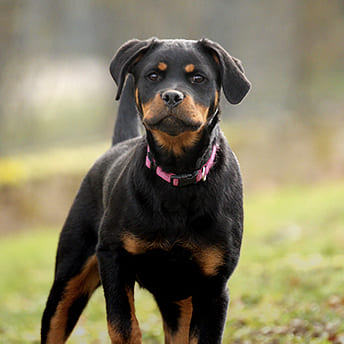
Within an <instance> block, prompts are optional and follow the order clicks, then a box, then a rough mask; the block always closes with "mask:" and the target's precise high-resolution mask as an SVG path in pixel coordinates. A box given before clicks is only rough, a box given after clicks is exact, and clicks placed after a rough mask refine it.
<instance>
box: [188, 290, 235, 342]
mask: <svg viewBox="0 0 344 344" xmlns="http://www.w3.org/2000/svg"><path fill="white" fill-rule="evenodd" d="M228 302H229V295H228V290H227V289H226V287H225V286H224V287H223V288H222V290H221V291H217V292H216V293H214V292H212V291H210V290H207V291H206V292H204V293H201V294H199V295H197V297H193V299H192V303H193V314H192V320H191V326H190V343H192V344H221V343H222V334H223V330H224V325H225V322H226V315H227V307H228Z"/></svg>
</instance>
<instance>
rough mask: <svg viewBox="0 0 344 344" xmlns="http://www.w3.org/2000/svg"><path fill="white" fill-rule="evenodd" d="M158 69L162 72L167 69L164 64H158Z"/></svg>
mask: <svg viewBox="0 0 344 344" xmlns="http://www.w3.org/2000/svg"><path fill="white" fill-rule="evenodd" d="M158 69H159V70H161V71H164V70H166V69H167V64H166V63H165V62H160V63H159V64H158Z"/></svg>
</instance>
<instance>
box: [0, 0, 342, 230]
mask: <svg viewBox="0 0 344 344" xmlns="http://www.w3.org/2000/svg"><path fill="white" fill-rule="evenodd" d="M343 18H344V3H343V1H341V0H337V1H336V0H333V1H330V2H325V1H322V0H313V1H307V0H303V1H299V0H289V1H283V0H277V1H269V0H264V1H259V2H258V1H255V2H252V1H246V0H242V1H235V0H226V1H225V0H222V1H221V0H216V1H208V0H187V1H185V0H183V1H182V0H174V1H173V4H171V3H170V2H168V1H161V2H159V1H154V0H152V1H148V0H144V1H139V2H138V1H130V0H129V1H120V0H117V1H106V0H97V1H88V0H73V1H69V0H68V1H67V0H62V1H58V2H56V1H52V0H25V1H20V0H16V1H13V0H11V1H6V0H2V2H1V12H0V22H1V29H0V30H1V31H0V33H1V35H0V37H1V38H0V44H1V49H0V60H1V63H0V82H1V83H0V185H1V187H2V188H5V191H4V190H2V192H1V195H2V196H1V200H0V205H1V207H2V208H3V207H8V206H9V203H11V200H12V198H14V201H15V202H14V203H16V204H11V205H13V206H14V207H15V208H16V212H15V216H14V218H13V217H12V215H13V214H11V219H10V218H9V217H10V216H9V212H10V211H11V210H10V209H9V212H7V211H6V212H5V215H4V214H2V215H0V226H1V227H0V231H1V230H4V229H9V228H10V227H16V223H14V224H12V223H9V222H12V221H13V220H15V222H16V221H17V220H18V221H20V218H21V216H22V215H23V216H24V215H27V216H28V217H30V214H31V215H34V218H36V219H38V218H39V221H40V220H41V219H40V217H41V216H43V217H48V218H46V219H44V220H49V221H51V222H54V220H56V219H57V220H58V222H59V223H60V222H61V221H60V220H61V218H60V216H55V215H56V209H51V204H50V203H49V202H48V203H47V202H46V199H45V197H47V193H48V192H49V189H50V188H53V186H54V185H55V186H56V187H57V188H58V189H60V190H61V191H62V193H63V195H62V194H61V195H59V196H61V197H62V198H64V194H66V193H67V194H68V190H66V189H68V188H69V187H66V184H65V183H66V181H65V180H64V179H65V178H63V183H62V185H63V188H62V189H61V188H60V185H59V182H58V180H59V179H61V175H62V174H67V175H68V176H69V177H71V176H75V175H79V174H80V173H81V174H82V173H84V171H85V169H87V167H89V166H90V164H91V163H92V161H93V160H94V159H95V157H96V156H97V155H98V154H100V153H101V152H102V151H104V150H105V149H106V148H107V147H108V145H109V142H110V139H111V135H112V129H113V124H114V121H115V116H116V107H117V104H116V103H115V101H114V94H115V92H116V87H115V85H114V82H113V80H112V79H111V77H110V74H109V72H108V68H109V62H110V60H111V58H112V56H113V54H114V52H115V51H116V50H117V49H118V48H119V46H120V45H121V44H122V43H123V42H125V41H126V40H128V39H131V38H134V37H135V38H141V39H145V38H148V37H151V36H157V37H159V38H177V37H179V38H188V39H199V38H201V37H208V38H210V39H212V40H214V41H217V42H219V43H220V44H221V45H222V46H223V47H225V48H226V49H227V50H228V51H229V52H230V54H232V55H233V56H235V57H238V58H240V59H241V60H242V61H243V64H244V67H245V70H246V74H247V76H248V78H249V79H250V80H251V82H252V90H251V92H250V94H249V95H248V96H247V98H246V99H245V100H244V101H243V103H242V104H240V105H239V106H230V105H229V104H227V103H225V102H224V101H223V105H222V111H223V125H222V126H223V129H224V130H225V132H226V135H227V137H228V140H229V142H230V144H231V145H232V147H233V149H234V150H235V152H236V153H237V155H238V157H239V159H240V162H241V165H242V170H243V174H244V180H245V187H246V191H247V192H249V190H251V189H256V188H266V187H275V186H276V185H280V184H281V183H305V182H306V183H309V182H316V181H319V180H324V179H328V178H340V177H342V176H343V174H344V143H343V137H344V114H343V108H344V106H343V105H344V96H343V91H344V64H343V59H344V44H343V34H344V20H343ZM72 148H74V150H72ZM79 148H82V149H80V150H79ZM88 149H92V153H93V154H91V153H89V152H90V151H89V150H88ZM67 152H68V153H69V154H67ZM81 152H84V155H83V156H82V155H81ZM43 153H47V154H44V159H43V156H42V154H43ZM73 153H74V156H72V154H73ZM54 154H56V155H54ZM49 157H50V159H49ZM35 158H36V159H35ZM78 158H80V159H78ZM41 159H43V160H44V161H43V160H41ZM40 160H41V161H42V163H41V162H40ZM43 165H45V166H43ZM71 178H72V177H71ZM69 179H70V178H68V180H69ZM37 180H40V183H38V185H36V182H37ZM23 181H25V183H26V184H27V183H29V184H32V183H35V186H34V187H32V188H33V189H34V190H31V189H30V190H28V191H26V192H27V193H28V194H26V192H24V193H22V185H21V186H20V189H19V193H20V195H21V197H20V198H21V200H20V202H24V199H23V198H26V197H28V198H30V200H29V203H30V204H29V205H27V207H28V208H30V209H17V207H19V204H18V200H17V199H16V196H15V195H12V192H11V190H8V189H7V187H6V186H8V185H11V186H14V187H16V186H17V185H18V184H19V183H21V184H22V182H23ZM68 182H69V181H67V183H68ZM43 184H44V185H43ZM77 184H78V183H77ZM70 186H71V187H72V185H70ZM46 188H47V189H48V190H46ZM72 189H73V190H72V193H74V192H75V188H73V187H72ZM41 193H43V196H42V195H41ZM59 194H60V193H59ZM53 195H54V196H53ZM42 197H43V199H44V202H43V204H40V202H39V199H40V198H42ZM50 197H53V198H56V197H57V196H56V193H55V190H53V193H52V195H50V194H49V196H48V199H50ZM68 197H70V195H68ZM32 198H34V199H35V202H34V203H36V202H37V203H38V204H39V205H38V206H37V208H38V210H37V211H34V209H33V208H35V204H33V203H32V202H31V199H32ZM4 202H5V204H4ZM20 202H19V203H20ZM24 203H25V202H24ZM67 203H68V202H67ZM55 204H56V205H59V200H56V201H55ZM65 204H66V202H65V200H64V199H62V205H61V206H62V207H63V209H62V211H61V213H63V214H64V213H65V210H66V207H64V205H65ZM46 206H47V207H46ZM23 207H24V208H25V204H24V205H23ZM57 208H60V207H57ZM3 209H4V208H3ZM39 209H41V210H39ZM57 211H58V210H57ZM23 212H24V213H25V212H27V213H28V214H24V213H23ZM37 212H41V214H38V213H37ZM51 212H53V214H49V215H48V213H51ZM54 214H55V215H54ZM7 215H8V216H7ZM4 216H6V217H7V220H6V221H5V220H4V219H3V217H4ZM50 217H54V218H50ZM26 220H28V219H27V218H26V219H25V226H27V222H26ZM30 220H31V219H30ZM1 221H2V222H1ZM3 221H5V222H4V223H3Z"/></svg>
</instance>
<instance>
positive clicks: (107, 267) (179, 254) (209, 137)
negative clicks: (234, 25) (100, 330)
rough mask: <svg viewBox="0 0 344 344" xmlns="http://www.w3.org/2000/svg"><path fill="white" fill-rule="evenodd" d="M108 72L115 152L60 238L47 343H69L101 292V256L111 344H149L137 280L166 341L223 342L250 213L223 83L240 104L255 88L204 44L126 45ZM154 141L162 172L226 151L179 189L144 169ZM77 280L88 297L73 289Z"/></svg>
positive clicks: (87, 183)
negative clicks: (222, 99)
mask: <svg viewBox="0 0 344 344" xmlns="http://www.w3.org/2000/svg"><path fill="white" fill-rule="evenodd" d="M161 62H162V64H161ZM186 66H189V67H188V68H186ZM110 71H111V74H112V76H113V77H114V79H115V81H116V82H117V84H118V97H119V96H120V95H121V93H122V99H121V103H120V107H119V114H118V117H117V121H116V127H115V131H114V137H113V147H112V148H111V149H109V150H108V151H107V152H106V153H105V154H104V155H103V156H102V157H100V158H99V159H98V160H97V162H96V163H95V164H94V166H93V167H92V168H91V170H90V171H89V172H88V174H87V175H86V177H85V178H84V181H83V183H82V185H81V187H80V190H79V192H78V195H77V197H76V199H75V201H74V204H73V206H72V208H71V211H70V213H69V216H68V218H67V220H66V223H65V225H64V227H63V230H62V232H61V236H60V241H59V246H58V251H57V257H56V270H55V281H54V284H53V287H52V289H51V292H50V296H49V298H48V301H47V306H46V310H45V312H44V315H43V319H42V339H41V340H42V341H41V343H64V341H65V340H66V339H67V338H68V335H69V334H70V332H71V331H72V329H73V327H74V325H75V323H76V322H77V319H78V317H79V315H80V313H81V312H82V310H83V308H84V307H85V306H86V304H87V302H88V299H89V297H90V296H91V294H92V292H93V290H94V289H95V288H96V287H97V285H99V283H98V282H99V281H97V279H96V276H95V275H94V273H93V274H92V273H91V272H89V271H93V272H94V270H92V269H94V260H92V258H94V257H95V256H96V259H97V261H98V269H99V275H100V280H101V283H102V285H103V288H104V294H105V299H106V310H107V320H108V326H109V333H110V337H111V339H112V343H113V344H114V343H116V344H118V343H131V344H138V343H141V339H140V331H139V329H138V327H137V322H136V319H135V314H134V311H133V292H134V284H135V282H138V283H139V284H140V285H141V286H142V287H144V288H146V289H148V290H149V291H150V292H151V293H152V294H153V295H154V297H155V299H156V301H157V304H158V306H159V309H160V311H161V314H162V317H163V319H164V324H165V326H164V329H165V331H166V333H165V338H166V343H178V344H179V342H180V344H184V343H189V341H190V342H191V340H193V341H192V343H199V344H206V343H208V344H210V343H211V344H217V343H221V338H222V332H223V328H224V324H225V320H226V313H227V306H228V300H229V298H228V292H227V281H228V278H229V277H230V276H231V274H232V272H233V271H234V269H235V267H236V265H237V262H238V259H239V253H240V246H241V239H242V231H243V208H242V183H241V176H240V171H239V166H238V162H237V160H236V157H235V156H234V154H233V152H232V151H231V149H230V147H229V146H228V143H227V141H226V139H225V137H224V135H223V134H222V132H221V130H220V128H219V125H218V120H219V111H218V103H219V100H218V97H219V96H218V95H219V93H220V90H221V87H222V88H223V90H224V93H225V96H226V98H227V99H228V100H229V101H230V102H231V103H238V102H240V101H241V99H242V98H243V97H244V96H245V94H246V93H247V91H248V89H249V87H250V84H249V82H248V81H247V79H246V77H245V75H244V72H243V68H242V66H241V64H240V62H239V61H238V60H236V59H235V58H232V57H231V56H230V55H229V54H228V53H227V52H225V50H224V49H223V48H222V47H221V46H219V45H218V44H216V43H213V42H211V41H209V40H205V39H203V40H200V41H185V40H158V39H150V40H146V41H138V40H133V41H129V42H127V43H126V44H125V45H123V46H122V47H121V48H120V49H119V50H118V52H117V54H116V55H115V57H114V59H113V61H112V63H111V67H110ZM128 73H129V76H128ZM155 74H156V75H155ZM199 76H202V77H203V79H202V78H199ZM125 80H126V82H125ZM124 84H125V86H124V89H123V92H122V88H123V85H124ZM169 89H176V90H178V92H182V93H183V95H185V100H183V101H182V102H181V104H180V105H178V106H176V107H175V108H174V109H171V107H169V105H167V104H165V103H164V101H163V100H162V99H161V98H160V95H161V94H162V92H163V91H164V90H169ZM147 109H148V110H147ZM190 109H191V110H190ZM195 109H196V110H195ZM198 109H199V110H198ZM150 110H152V112H150V113H148V111H150ZM195 111H196V112H197V111H199V113H195ZM165 112H166V114H165ZM202 113H203V115H202ZM204 113H205V114H206V115H204ZM140 122H142V123H143V124H144V127H145V135H144V136H141V135H140V129H139V123H140ZM176 138H177V141H173V140H176ZM189 138H191V139H192V140H189ZM161 140H166V142H165V141H164V142H161ZM183 140H185V143H183V144H181V147H179V148H178V149H177V146H178V145H179V144H180V142H184V141H183ZM171 142H176V144H175V145H171ZM165 143H166V145H165ZM147 144H149V147H150V150H151V153H152V154H153V156H154V159H155V160H156V162H157V164H158V165H159V166H161V168H162V169H163V170H164V171H166V172H174V173H176V174H181V173H189V172H192V171H195V170H197V169H199V168H200V167H201V166H202V165H203V164H204V163H205V162H206V161H207V160H208V159H209V156H210V152H211V150H212V147H213V145H214V144H216V145H217V147H218V149H217V152H216V158H215V164H214V165H213V167H212V168H211V170H210V172H209V174H208V176H207V180H206V181H200V182H198V183H197V184H194V185H190V186H186V187H174V186H172V185H171V184H169V183H167V182H166V181H164V180H162V179H161V178H160V177H159V176H157V175H156V173H155V171H154V170H152V169H148V168H147V167H146V166H145V160H146V154H147ZM92 264H93V265H92ZM89 276H91V277H89ZM80 281H81V282H80ZM79 284H80V292H79V291H78V290H79V289H78V288H74V289H73V288H72V286H75V285H77V286H79ZM71 290H72V291H71ZM85 290H86V291H85ZM186 300H191V301H190V304H188V303H187V302H186ZM190 305H192V306H190ZM188 307H189V308H188ZM190 307H191V308H190ZM64 309H66V311H64ZM190 309H191V311H190ZM183 314H190V316H189V318H188V319H187V317H184V316H183ZM181 322H183V323H182V324H181ZM186 326H187V328H188V330H187V333H185V328H186ZM183 331H184V332H183ZM54 338H63V339H59V340H57V339H54ZM181 338H183V339H181ZM178 341H179V342H178Z"/></svg>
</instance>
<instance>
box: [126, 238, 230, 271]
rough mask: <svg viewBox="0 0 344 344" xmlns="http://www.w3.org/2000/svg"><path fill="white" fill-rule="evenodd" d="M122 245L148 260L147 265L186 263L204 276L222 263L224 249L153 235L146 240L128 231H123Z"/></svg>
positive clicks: (171, 265) (170, 265) (128, 250)
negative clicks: (157, 237)
mask: <svg viewBox="0 0 344 344" xmlns="http://www.w3.org/2000/svg"><path fill="white" fill-rule="evenodd" d="M121 240H122V245H123V248H124V249H125V250H126V251H127V252H128V253H130V254H131V255H133V256H135V257H137V258H138V259H137V260H141V261H145V260H146V261H148V260H149V261H150V262H149V265H150V266H151V267H153V266H157V267H158V266H159V265H161V262H164V264H165V266H169V267H170V268H171V267H173V266H178V265H181V266H185V267H188V268H189V269H194V270H197V271H198V272H199V273H200V274H202V275H204V276H214V275H216V274H217V272H218V269H219V267H220V266H222V265H223V264H224V263H225V257H224V252H223V249H221V248H220V247H217V246H215V245H205V244H202V245H200V244H196V243H193V242H192V241H190V240H183V239H179V240H174V241H168V240H164V239H156V240H154V241H147V240H144V239H141V238H138V237H137V236H135V235H133V234H131V233H124V234H123V235H122V238H121Z"/></svg>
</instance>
